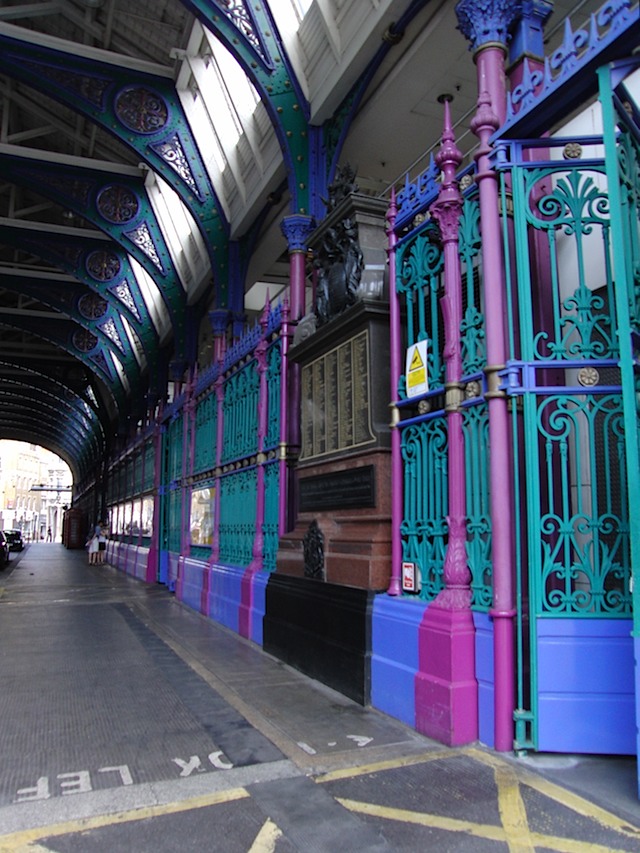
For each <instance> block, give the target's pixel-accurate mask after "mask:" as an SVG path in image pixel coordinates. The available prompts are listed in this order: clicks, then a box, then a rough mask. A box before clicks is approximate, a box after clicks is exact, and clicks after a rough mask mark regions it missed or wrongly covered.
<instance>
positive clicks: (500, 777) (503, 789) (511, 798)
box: [493, 765, 534, 853]
mask: <svg viewBox="0 0 640 853" xmlns="http://www.w3.org/2000/svg"><path fill="white" fill-rule="evenodd" d="M493 772H494V777H495V780H496V786H497V788H498V810H499V812H500V820H501V821H502V826H503V827H504V831H505V835H506V837H507V843H508V845H509V850H510V851H511V853H534V846H533V844H532V842H531V832H530V830H529V822H528V820H527V812H526V809H525V807H524V803H523V802H522V796H521V794H520V784H519V782H518V777H517V776H516V774H515V773H514V772H513V769H512V768H511V767H508V766H506V765H505V766H504V767H496V768H495V769H494V771H493Z"/></svg>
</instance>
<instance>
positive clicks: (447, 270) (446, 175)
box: [416, 102, 478, 746]
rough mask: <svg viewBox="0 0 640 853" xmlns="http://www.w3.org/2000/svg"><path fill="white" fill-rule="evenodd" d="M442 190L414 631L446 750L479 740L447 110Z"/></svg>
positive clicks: (457, 211) (425, 703) (421, 680)
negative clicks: (435, 509)
mask: <svg viewBox="0 0 640 853" xmlns="http://www.w3.org/2000/svg"><path fill="white" fill-rule="evenodd" d="M435 161H436V163H437V165H438V166H439V167H440V168H441V170H442V187H441V189H440V193H439V195H438V199H437V201H436V202H435V203H434V204H433V205H432V206H431V214H432V216H433V218H434V219H435V220H436V221H437V222H438V224H439V226H440V234H441V237H442V242H443V251H444V296H443V297H442V299H441V303H440V304H441V307H442V314H443V318H444V359H445V367H446V382H445V412H446V416H447V446H448V475H449V476H448V494H449V515H448V517H447V524H448V528H449V539H448V543H447V551H446V554H445V561H444V583H445V588H444V589H443V590H442V591H441V592H440V593H439V595H438V596H437V597H436V599H435V601H433V602H432V603H431V604H430V605H429V607H428V608H427V611H426V613H425V617H424V619H423V622H422V625H421V626H420V631H419V671H418V675H417V677H416V728H417V729H418V731H420V732H423V733H424V734H426V735H428V736H429V737H433V738H436V739H437V740H439V741H442V742H444V743H446V744H448V745H449V746H454V745H458V744H463V743H470V742H471V741H474V740H476V739H477V737H478V684H477V681H476V677H475V628H474V624H473V615H472V613H471V589H470V586H469V585H470V582H471V572H470V571H469V568H468V566H467V552H466V538H467V526H466V521H467V519H466V515H467V508H466V496H465V470H464V434H463V430H462V402H463V399H464V391H463V386H462V381H461V380H462V352H461V346H460V326H461V323H462V275H461V272H460V257H459V254H458V231H459V221H460V215H461V212H462V196H461V194H460V191H459V189H458V183H457V181H456V178H455V174H456V169H457V167H458V166H459V165H460V163H461V162H462V154H461V153H460V151H459V150H458V148H457V146H456V144H455V138H454V135H453V131H452V129H451V115H450V110H449V104H448V102H445V120H444V131H443V134H442V145H441V148H440V150H439V152H438V153H437V155H436V157H435Z"/></svg>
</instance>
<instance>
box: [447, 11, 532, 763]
mask: <svg viewBox="0 0 640 853" xmlns="http://www.w3.org/2000/svg"><path fill="white" fill-rule="evenodd" d="M456 13H457V15H458V22H459V24H460V29H461V30H462V32H463V33H464V35H465V36H467V38H468V39H469V40H470V41H471V46H472V48H473V49H474V51H475V52H474V58H475V60H476V66H477V77H478V93H479V98H478V110H477V113H476V115H475V117H474V119H473V120H472V122H471V129H472V131H473V132H474V133H475V134H476V136H478V138H479V140H480V147H479V149H478V151H477V152H476V164H477V173H476V181H477V183H478V191H479V198H480V230H481V234H482V268H483V272H484V275H483V289H484V304H485V333H486V341H487V367H486V368H485V373H486V376H487V393H486V395H485V396H486V399H487V406H488V411H489V455H490V471H489V478H490V494H491V550H492V571H493V603H492V608H491V610H490V615H491V617H492V619H493V657H494V738H495V741H494V746H495V748H496V749H497V750H501V751H508V750H511V749H512V748H513V736H514V720H513V715H514V710H515V663H516V661H515V646H514V643H515V636H514V621H515V615H516V610H515V596H514V559H513V512H512V485H511V484H512V476H511V474H512V470H513V456H512V449H511V439H510V430H509V413H508V409H507V399H506V394H505V393H504V391H502V390H501V389H500V376H499V371H500V370H501V369H502V368H503V367H504V365H505V361H506V358H507V352H508V347H507V340H508V338H507V329H506V299H505V290H506V285H505V273H504V259H503V247H502V233H501V223H500V208H499V187H498V179H497V175H496V173H495V172H494V171H493V169H492V166H491V161H490V159H489V155H490V154H491V150H492V149H491V145H490V144H489V139H490V137H491V134H492V133H493V132H495V131H496V130H497V129H498V127H500V125H501V124H502V122H503V121H504V118H505V115H506V79H505V72H504V60H505V55H506V44H507V41H508V37H509V36H508V33H509V28H510V27H511V25H512V23H513V22H514V21H515V20H516V19H517V18H518V17H519V16H520V14H521V8H520V6H519V4H514V3H510V2H507V0H490V2H487V0H461V2H459V3H458V4H457V6H456Z"/></svg>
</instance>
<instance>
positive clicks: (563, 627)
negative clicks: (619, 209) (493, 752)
mask: <svg viewBox="0 0 640 853" xmlns="http://www.w3.org/2000/svg"><path fill="white" fill-rule="evenodd" d="M602 153H603V149H602V139H601V138H596V137H588V138H582V139H580V140H576V139H575V138H572V139H544V140H540V141H539V142H531V141H527V142H524V143H521V142H518V141H511V142H503V143H500V145H499V162H500V165H501V169H502V174H501V178H502V194H503V209H504V211H505V215H506V211H508V210H512V211H513V218H512V221H510V220H511V216H510V215H509V216H508V219H507V220H505V235H507V239H506V240H505V244H506V246H507V250H506V264H507V270H508V276H509V277H510V278H511V280H512V282H513V286H512V293H513V308H512V313H511V316H510V318H509V320H510V338H511V352H512V358H511V359H510V361H509V363H508V365H507V368H506V370H505V371H504V382H503V384H504V387H505V388H506V390H507V392H508V393H509V395H510V396H511V397H512V408H511V411H512V427H513V429H512V434H513V444H514V460H515V461H516V468H515V479H516V492H515V493H516V495H517V496H518V498H519V499H517V500H516V505H517V506H516V509H517V512H518V514H519V518H518V522H517V530H516V543H517V544H516V550H517V554H516V566H517V567H518V568H519V570H520V576H519V592H520V595H519V601H520V610H519V632H518V634H519V655H518V659H519V678H518V685H519V686H518V710H517V712H516V722H517V726H516V746H517V747H518V748H530V747H532V748H535V749H540V750H545V751H592V752H626V751H633V749H632V748H631V743H630V741H629V733H630V732H631V731H632V728H633V725H632V717H633V694H632V692H631V685H632V673H631V671H630V667H629V664H630V645H629V644H628V643H627V644H626V646H625V642H624V640H625V636H626V637H628V634H629V627H628V626H629V622H628V620H629V619H630V617H631V613H632V608H631V593H630V578H631V560H630V541H629V535H630V519H629V504H628V501H627V494H628V487H629V482H628V478H627V464H626V441H625V427H624V413H623V389H622V376H621V371H620V347H619V329H618V324H617V319H616V317H617V315H616V296H617V293H616V283H615V281H614V275H613V250H612V214H611V201H610V198H609V194H608V189H607V180H606V174H605V166H604V160H603V156H602ZM509 196H511V198H512V203H509ZM596 669H597V670H598V673H597V676H596V674H595V670H596ZM621 671H624V678H618V677H617V675H616V676H612V673H614V672H616V673H620V672H621ZM625 683H626V688H625ZM585 720H588V721H590V724H586V725H585V724H584V721H585ZM612 728H615V729H616V732H615V733H614V734H612V736H611V737H606V736H605V737H603V736H602V732H603V731H611V729H612Z"/></svg>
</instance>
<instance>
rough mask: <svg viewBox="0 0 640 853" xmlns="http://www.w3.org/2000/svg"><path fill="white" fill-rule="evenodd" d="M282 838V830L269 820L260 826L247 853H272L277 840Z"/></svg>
mask: <svg viewBox="0 0 640 853" xmlns="http://www.w3.org/2000/svg"><path fill="white" fill-rule="evenodd" d="M281 837H282V830H280V829H279V828H278V827H277V826H276V824H275V823H274V822H273V821H272V820H271V819H269V820H267V821H265V822H264V824H263V825H262V828H261V830H260V832H259V833H258V834H257V835H256V838H255V841H254V842H253V844H252V845H251V847H250V848H249V853H274V850H275V849H276V844H277V842H278V839H279V838H281Z"/></svg>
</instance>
